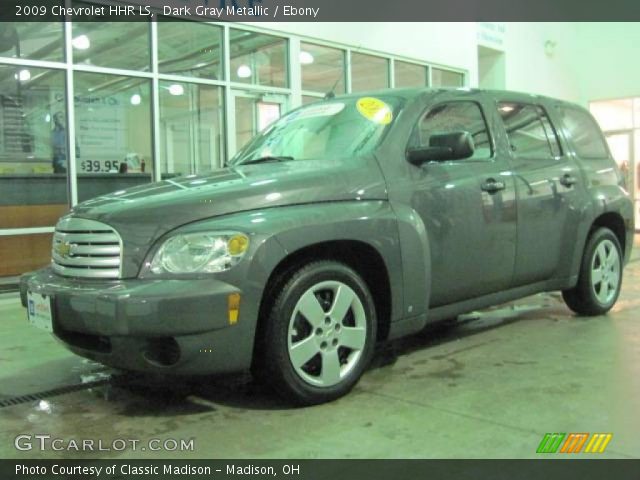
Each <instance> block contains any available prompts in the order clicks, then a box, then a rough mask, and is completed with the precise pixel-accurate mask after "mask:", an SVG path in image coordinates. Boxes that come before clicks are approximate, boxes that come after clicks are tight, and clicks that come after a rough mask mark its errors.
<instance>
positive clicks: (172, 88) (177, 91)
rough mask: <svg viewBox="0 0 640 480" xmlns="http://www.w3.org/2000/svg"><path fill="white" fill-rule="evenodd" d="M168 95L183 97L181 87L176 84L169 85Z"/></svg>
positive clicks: (182, 88)
mask: <svg viewBox="0 0 640 480" xmlns="http://www.w3.org/2000/svg"><path fill="white" fill-rule="evenodd" d="M169 93H170V94H171V95H176V96H178V95H183V94H184V87H183V86H182V85H178V84H177V83H174V84H173V85H169Z"/></svg>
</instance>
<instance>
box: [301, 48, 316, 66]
mask: <svg viewBox="0 0 640 480" xmlns="http://www.w3.org/2000/svg"><path fill="white" fill-rule="evenodd" d="M313 61H314V58H313V55H311V54H310V53H309V52H305V51H304V50H301V51H300V63H301V64H302V65H311V64H312V63H313Z"/></svg>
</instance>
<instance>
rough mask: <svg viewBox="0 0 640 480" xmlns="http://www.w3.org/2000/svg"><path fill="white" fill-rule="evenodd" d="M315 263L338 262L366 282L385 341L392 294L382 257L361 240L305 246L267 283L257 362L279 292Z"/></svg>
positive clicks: (260, 315)
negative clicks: (304, 267) (322, 261)
mask: <svg viewBox="0 0 640 480" xmlns="http://www.w3.org/2000/svg"><path fill="white" fill-rule="evenodd" d="M316 260H335V261H338V262H341V263H344V264H345V265H347V266H349V267H350V268H352V269H353V270H355V271H356V272H357V273H358V274H359V275H360V276H361V277H362V278H363V280H364V281H365V283H366V284H367V286H368V287H369V290H370V291H371V294H372V296H373V298H374V302H375V306H376V316H377V320H378V325H377V326H378V340H384V339H386V337H387V335H388V333H389V328H390V325H391V309H392V303H393V300H392V292H391V280H390V276H389V269H388V267H387V265H386V262H385V260H384V258H383V255H382V254H381V253H380V252H379V251H378V250H377V249H376V248H375V247H374V246H373V245H371V244H370V243H367V242H365V241H362V240H354V239H340V240H327V241H321V242H317V243H312V244H309V245H305V246H304V247H301V248H299V249H297V250H295V251H292V252H290V253H289V254H288V255H287V256H286V257H284V258H283V259H281V261H280V262H279V263H278V264H277V265H276V267H275V268H274V269H273V271H272V272H271V274H270V275H269V279H268V280H267V283H266V286H265V289H264V292H263V295H262V298H261V301H260V306H259V313H258V324H257V327H256V341H255V345H254V359H255V358H259V357H260V355H259V354H258V353H259V352H257V349H259V348H260V345H259V343H260V342H259V339H260V338H263V335H262V331H263V329H264V323H265V321H266V318H267V317H268V313H269V311H270V309H271V308H272V306H273V303H274V301H275V298H276V292H278V291H279V289H280V288H282V286H283V285H284V284H285V283H286V282H287V280H288V279H289V277H290V275H291V274H293V273H294V272H295V271H297V270H298V269H300V268H301V267H302V266H303V265H305V264H307V263H310V262H312V261H316Z"/></svg>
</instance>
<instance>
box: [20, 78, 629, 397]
mask: <svg viewBox="0 0 640 480" xmlns="http://www.w3.org/2000/svg"><path fill="white" fill-rule="evenodd" d="M632 232H633V209H632V203H631V201H630V199H629V195H628V193H627V191H626V186H625V180H624V178H623V175H622V174H621V172H620V171H619V169H618V167H617V165H616V163H615V161H614V160H613V158H612V157H611V154H610V152H609V150H608V148H607V144H606V142H605V140H604V138H603V135H602V133H601V132H600V130H599V128H598V126H597V124H596V123H595V121H594V120H593V118H592V117H591V116H590V114H589V113H588V112H587V111H586V110H585V109H583V108H582V107H580V106H577V105H573V104H570V103H566V102H564V101H560V100H555V99H552V98H547V97H542V96H536V95H528V94H521V93H512V92H505V91H482V90H431V89H407V90H404V89H403V90H385V91H378V92H372V93H367V94H363V95H347V96H342V97H335V98H328V99H326V100H323V101H319V102H317V103H313V104H310V105H306V106H303V107H301V108H299V109H296V110H294V111H292V112H291V113H289V114H287V115H285V116H284V117H282V118H281V119H279V120H278V121H276V122H275V123H273V124H272V125H271V126H269V127H268V128H267V129H266V130H264V131H263V132H261V133H260V134H258V135H257V136H256V137H254V138H253V139H252V140H251V141H250V142H249V143H248V144H247V145H246V146H244V148H242V149H241V150H240V151H239V152H238V153H237V154H236V155H235V156H234V157H233V158H232V159H231V160H229V162H228V163H227V165H226V166H225V168H222V169H220V170H217V171H213V172H210V173H206V174H201V175H189V176H183V177H179V178H177V179H171V180H167V181H163V182H160V183H154V184H149V185H146V186H141V187H136V188H133V189H130V190H126V191H118V192H115V193H112V194H109V195H103V196H100V197H97V198H94V199H91V200H89V201H86V202H84V203H81V204H79V205H77V206H76V207H75V208H73V210H72V211H71V212H70V213H69V214H68V215H66V216H64V217H63V218H61V219H60V221H59V222H58V223H57V225H56V228H55V233H54V235H53V248H52V260H51V265H50V266H48V267H47V268H44V269H42V270H39V271H36V272H31V273H29V274H26V275H24V276H23V277H22V279H21V298H22V303H23V305H24V306H25V307H27V310H28V317H29V320H30V322H31V323H33V324H35V325H36V326H39V327H41V328H44V329H47V330H49V331H51V332H53V334H54V335H55V337H57V339H59V340H60V341H61V342H62V343H63V344H64V345H66V346H67V347H68V348H69V349H70V350H72V351H73V352H75V353H77V354H78V355H81V356H83V357H87V358H90V359H93V360H96V361H98V362H101V363H103V364H106V365H109V366H112V367H116V368H119V369H123V370H131V371H143V372H160V373H166V374H173V375H208V374H213V373H222V372H237V371H242V370H247V369H251V370H252V371H253V372H254V374H255V375H257V376H259V377H260V378H262V379H265V380H266V381H267V383H268V384H270V385H272V386H273V387H274V388H275V389H276V390H277V391H278V392H279V393H281V394H282V395H283V396H284V397H285V398H286V399H288V400H289V401H291V402H294V403H298V404H307V405H308V404H315V403H321V402H325V401H330V400H332V399H335V398H337V397H339V396H341V395H344V394H345V393H347V392H348V391H349V390H350V389H351V388H352V387H353V386H354V385H355V384H356V382H357V381H358V379H359V378H360V377H361V375H362V374H363V371H364V370H365V369H366V368H367V365H368V364H369V362H370V360H371V357H372V355H373V351H374V346H375V344H376V342H384V341H388V340H391V339H395V338H398V337H401V336H405V335H409V334H411V333H413V332H418V331H420V330H421V329H423V328H424V327H425V326H426V325H427V324H428V323H432V322H438V321H441V320H446V319H449V318H454V317H455V316H457V315H458V314H461V313H465V312H468V311H471V310H475V309H481V308H485V307H488V306H491V305H494V304H498V303H502V302H507V301H510V300H514V299H517V298H520V297H524V296H527V295H531V294H535V293H538V292H545V291H554V290H560V291H562V296H563V298H564V300H565V302H566V304H567V306H568V307H569V308H570V309H571V310H573V311H574V312H576V313H577V314H579V315H602V314H604V313H606V312H607V311H608V310H609V309H611V307H612V306H613V305H614V303H615V302H616V300H617V298H618V294H619V293H620V287H621V281H622V271H623V266H624V265H625V263H626V262H627V261H628V259H629V255H630V251H631V246H632Z"/></svg>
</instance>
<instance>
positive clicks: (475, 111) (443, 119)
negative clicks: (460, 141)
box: [410, 101, 493, 160]
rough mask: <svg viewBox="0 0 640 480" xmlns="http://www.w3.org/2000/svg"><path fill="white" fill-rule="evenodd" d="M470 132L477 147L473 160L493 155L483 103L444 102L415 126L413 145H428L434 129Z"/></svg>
mask: <svg viewBox="0 0 640 480" xmlns="http://www.w3.org/2000/svg"><path fill="white" fill-rule="evenodd" d="M459 131H465V132H469V133H470V134H471V136H472V137H473V143H474V146H475V151H474V153H473V156H472V157H470V159H472V160H483V159H488V158H491V155H492V153H493V152H492V150H491V140H490V137H489V130H488V129H487V123H486V122H485V119H484V116H483V114H482V110H480V105H478V104H477V103H475V102H468V101H455V102H449V103H441V104H439V105H436V106H435V107H433V108H432V109H430V110H429V111H428V112H427V113H426V114H425V115H424V116H423V117H422V119H421V120H420V123H419V124H418V128H417V129H416V130H414V133H413V137H412V140H411V142H410V143H411V144H410V146H411V147H428V146H429V138H430V137H431V135H433V134H434V133H448V132H459Z"/></svg>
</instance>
